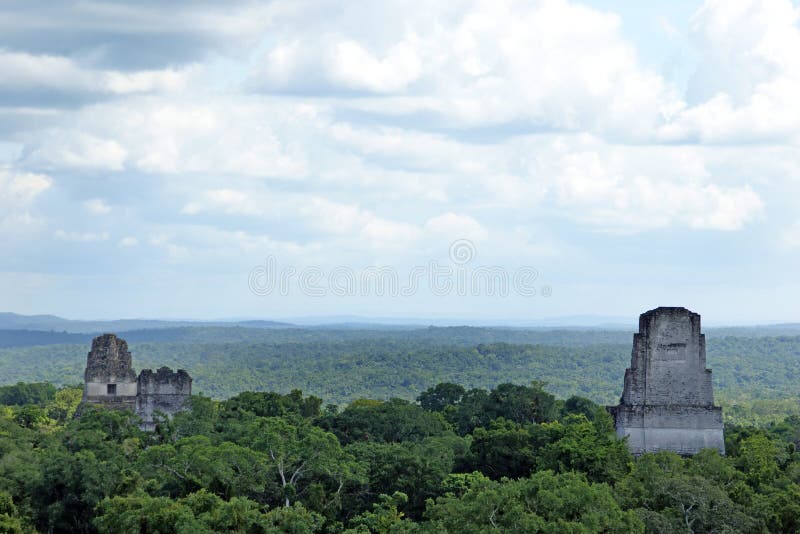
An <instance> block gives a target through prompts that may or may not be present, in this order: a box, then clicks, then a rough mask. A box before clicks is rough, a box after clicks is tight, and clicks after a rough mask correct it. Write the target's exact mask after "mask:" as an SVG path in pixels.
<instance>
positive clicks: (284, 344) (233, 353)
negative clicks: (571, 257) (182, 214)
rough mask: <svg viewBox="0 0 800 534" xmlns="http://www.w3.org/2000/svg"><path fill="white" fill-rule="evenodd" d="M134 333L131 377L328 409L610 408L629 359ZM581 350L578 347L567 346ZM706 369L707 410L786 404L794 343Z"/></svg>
mask: <svg viewBox="0 0 800 534" xmlns="http://www.w3.org/2000/svg"><path fill="white" fill-rule="evenodd" d="M141 332H143V336H144V338H145V339H150V340H147V341H140V340H139V339H138V338H137V335H136V333H134V332H130V333H126V334H125V337H126V338H127V339H128V341H130V344H131V349H132V351H133V354H134V366H135V367H136V368H137V369H143V368H147V367H151V368H155V367H160V366H162V365H168V366H170V367H173V368H183V369H186V370H188V371H189V372H190V374H191V375H192V376H193V378H194V379H195V382H194V386H195V391H196V392H199V393H203V394H206V395H209V396H211V397H214V398H226V397H230V396H232V395H235V394H237V393H239V392H241V391H264V390H273V391H284V392H285V391H287V390H288V389H289V388H290V387H299V388H301V389H303V390H304V391H308V392H309V393H312V394H315V395H318V396H321V397H324V398H326V399H330V400H331V401H332V402H335V403H337V404H341V403H346V402H349V401H352V400H354V399H357V398H361V397H368V398H380V399H388V398H391V397H398V398H404V399H413V398H415V397H416V396H417V395H419V394H420V392H422V391H424V390H425V389H427V388H428V387H430V386H431V385H432V384H436V383H438V382H441V381H448V382H455V383H460V384H464V385H465V386H467V387H493V386H495V385H497V384H499V383H503V382H514V383H526V382H528V381H529V380H530V379H532V378H536V379H538V380H542V381H544V382H546V383H547V386H546V388H547V390H548V391H550V392H553V393H555V394H557V395H560V396H563V397H568V396H570V395H581V396H584V397H587V398H590V399H592V400H593V401H595V402H599V403H604V404H613V403H615V402H616V401H617V400H618V398H619V395H620V393H621V391H622V379H623V374H624V370H625V368H626V367H627V366H628V365H629V363H630V351H631V344H630V340H629V339H628V337H629V335H627V334H625V335H624V337H625V341H624V342H620V339H619V336H621V335H622V334H620V333H617V332H600V331H531V330H514V329H499V328H496V329H483V328H429V329H422V330H410V331H377V330H367V331H358V330H348V331H336V330H313V329H275V330H268V331H267V330H261V331H256V332H257V333H254V331H253V329H248V328H206V329H199V331H198V329H194V328H191V329H167V330H153V331H141ZM180 332H182V333H183V335H185V336H187V337H186V339H185V340H180V341H152V340H151V339H152V336H158V335H163V336H164V339H174V338H175V336H177V335H179V333H180ZM145 334H146V335H145ZM147 336H151V337H150V338H148V337H147ZM259 336H261V337H259ZM264 336H268V337H264ZM220 337H222V338H223V340H222V341H220V340H219V338H220ZM198 338H200V339H204V341H197V339H198ZM264 339H269V341H264ZM509 339H510V340H516V342H513V343H512V342H510V341H507V340H509ZM581 340H582V341H584V343H578V341H581ZM592 340H594V342H590V341H592ZM522 341H526V342H522ZM532 341H535V343H533V342H532ZM88 350H89V346H88V340H87V342H86V343H81V344H77V345H76V344H60V345H51V346H36V347H15V348H5V349H0V381H2V382H3V383H6V384H13V383H16V382H19V381H23V382H27V381H35V382H45V381H47V382H52V383H54V384H65V383H66V384H72V383H76V382H79V381H80V380H81V377H82V373H83V369H84V366H85V362H86V353H87V352H88ZM708 364H709V366H710V367H712V368H713V377H714V384H715V388H716V391H715V393H716V395H717V398H718V399H721V400H723V401H724V402H725V403H727V404H731V403H734V402H735V403H743V402H748V401H751V400H758V399H780V398H790V397H796V396H797V395H798V389H797V385H798V383H800V336H782V337H752V338H733V337H722V338H715V337H710V338H709V340H708Z"/></svg>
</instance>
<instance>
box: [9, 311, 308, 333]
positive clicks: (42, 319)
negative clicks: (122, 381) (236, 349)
mask: <svg viewBox="0 0 800 534" xmlns="http://www.w3.org/2000/svg"><path fill="white" fill-rule="evenodd" d="M192 326H219V327H234V326H244V327H247V328H287V327H291V326H293V325H291V324H289V323H281V322H277V321H249V320H248V321H162V320H154V319H117V320H109V321H81V320H74V319H64V318H62V317H58V316H55V315H19V314H16V313H8V312H4V313H2V312H0V330H37V331H44V332H66V333H70V334H96V333H104V332H117V333H119V332H128V331H131V330H147V329H156V328H177V327H192Z"/></svg>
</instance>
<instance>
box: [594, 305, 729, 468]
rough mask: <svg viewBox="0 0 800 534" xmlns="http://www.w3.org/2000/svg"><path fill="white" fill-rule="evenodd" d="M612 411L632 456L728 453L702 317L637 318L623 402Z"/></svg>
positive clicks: (679, 311)
mask: <svg viewBox="0 0 800 534" xmlns="http://www.w3.org/2000/svg"><path fill="white" fill-rule="evenodd" d="M609 411H610V412H611V413H612V415H613V416H614V420H615V426H616V430H617V435H619V436H620V437H622V436H628V445H629V446H630V449H631V452H633V453H634V454H642V453H644V452H656V451H660V450H670V451H674V452H677V453H679V454H683V455H691V454H695V453H697V452H698V451H700V450H701V449H704V448H713V449H717V450H719V451H720V453H723V454H724V453H725V441H724V438H723V432H722V429H723V426H722V409H721V408H719V407H717V406H714V394H713V390H712V385H711V370H710V369H706V342H705V335H704V334H702V333H701V332H700V315H699V314H697V313H693V312H690V311H689V310H687V309H686V308H656V309H655V310H650V311H648V312H646V313H643V314H642V315H641V316H640V317H639V333H637V334H634V336H633V350H632V353H631V366H630V368H628V369H626V370H625V385H624V389H623V393H622V398H621V399H620V404H619V405H618V406H614V407H610V408H609Z"/></svg>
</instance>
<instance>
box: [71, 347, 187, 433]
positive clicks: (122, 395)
mask: <svg viewBox="0 0 800 534" xmlns="http://www.w3.org/2000/svg"><path fill="white" fill-rule="evenodd" d="M191 395H192V377H190V376H189V373H187V372H186V371H184V370H183V369H178V371H177V372H175V371H172V369H170V368H168V367H162V368H160V369H159V370H158V371H156V372H153V371H151V370H150V369H145V370H143V371H142V372H141V373H139V376H138V377H137V376H136V372H135V371H134V370H133V367H132V358H131V353H130V351H129V350H128V344H127V343H126V342H125V340H124V339H120V338H118V337H117V336H115V335H114V334H104V335H102V336H99V337H96V338H95V339H94V340H93V341H92V350H91V351H90V352H89V354H88V356H87V359H86V372H85V373H84V389H83V400H82V404H84V405H92V404H94V405H102V406H105V407H107V408H113V409H129V410H132V411H133V412H135V413H136V414H137V415H138V416H139V417H141V418H142V425H141V426H142V428H143V429H144V430H154V429H155V421H154V416H155V414H156V412H163V413H164V414H166V415H167V416H172V415H173V414H174V413H176V412H178V411H179V410H181V409H182V408H183V405H184V402H186V399H188V398H189V397H190V396H191ZM79 413H80V411H79Z"/></svg>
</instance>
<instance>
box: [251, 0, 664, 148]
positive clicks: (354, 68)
mask: <svg viewBox="0 0 800 534" xmlns="http://www.w3.org/2000/svg"><path fill="white" fill-rule="evenodd" d="M357 12H358V10H357V9H355V8H347V7H342V8H341V9H338V10H335V11H334V12H332V13H330V15H329V16H330V17H331V18H332V19H333V20H331V21H328V22H329V23H330V24H331V25H333V26H334V27H337V28H338V29H339V31H337V32H335V33H332V32H329V31H327V32H326V31H324V30H323V29H322V28H320V27H319V26H317V25H315V24H307V25H305V27H304V28H295V29H294V31H292V32H286V33H285V34H284V35H283V36H282V38H278V39H277V42H276V43H275V45H274V46H273V47H272V49H271V50H270V51H269V52H268V53H267V54H266V56H265V59H264V63H263V64H261V65H258V66H257V67H256V68H255V70H254V72H253V74H252V76H253V77H254V78H256V79H257V80H258V81H256V82H253V81H251V83H254V84H255V85H260V86H261V87H262V88H264V89H266V90H267V91H269V90H273V89H277V90H281V91H286V90H290V91H291V90H294V91H297V92H298V93H301V94H302V93H307V92H309V91H313V87H317V88H318V89H319V88H320V87H321V88H326V87H327V88H330V90H331V91H333V92H335V91H337V90H344V91H351V90H362V91H368V92H373V93H375V94H376V95H380V94H389V95H394V96H396V97H399V98H388V99H383V100H377V101H376V100H374V99H373V100H367V101H363V100H362V101H358V102H354V103H353V105H355V106H357V107H361V106H363V107H365V108H366V109H370V110H373V111H376V110H377V111H380V112H381V113H384V114H389V115H394V114H398V113H399V114H411V113H429V114H435V115H436V116H439V117H440V122H441V123H442V124H446V125H448V126H453V125H461V126H474V127H477V126H481V125H494V124H505V123H518V122H528V123H532V126H531V127H534V128H541V127H545V128H556V129H568V130H572V129H580V128H586V129H589V130H592V131H610V132H614V134H615V135H618V136H622V137H631V136H634V137H642V136H650V135H651V129H652V128H653V127H654V126H657V125H658V124H660V123H661V121H663V119H664V116H665V115H669V114H670V113H672V112H673V111H674V110H677V109H680V99H679V98H678V97H677V96H676V94H675V92H674V91H673V90H671V89H670V88H669V87H667V86H666V84H665V83H664V82H663V80H662V79H661V77H660V76H658V75H657V74H656V73H655V72H652V71H650V70H648V69H647V68H646V67H644V66H643V65H642V64H641V63H640V61H639V59H638V58H637V55H636V51H635V49H634V48H633V47H632V46H631V45H630V44H629V43H627V42H626V41H625V39H624V38H623V37H622V34H621V31H620V24H621V23H620V18H619V17H618V16H616V15H614V14H611V13H605V12H601V11H598V10H595V9H591V8H588V7H585V6H582V5H580V4H578V3H574V2H567V1H563V0H545V1H539V2H532V3H523V2H479V1H474V2H472V1H470V2H458V3H456V4H452V5H451V4H431V3H428V4H424V5H419V6H417V8H416V9H414V10H409V9H408V6H406V5H405V4H401V3H397V4H394V3H391V2H388V3H387V5H386V6H385V16H384V17H382V18H381V31H380V32H372V31H370V30H369V29H368V26H367V27H365V25H364V24H363V23H362V24H361V25H355V24H350V22H352V21H353V20H354V19H356V18H357V17H361V16H363V13H360V14H359V13H357ZM312 18H313V17H312ZM309 85H311V87H312V88H310V87H309ZM356 94H357V93H356Z"/></svg>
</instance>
